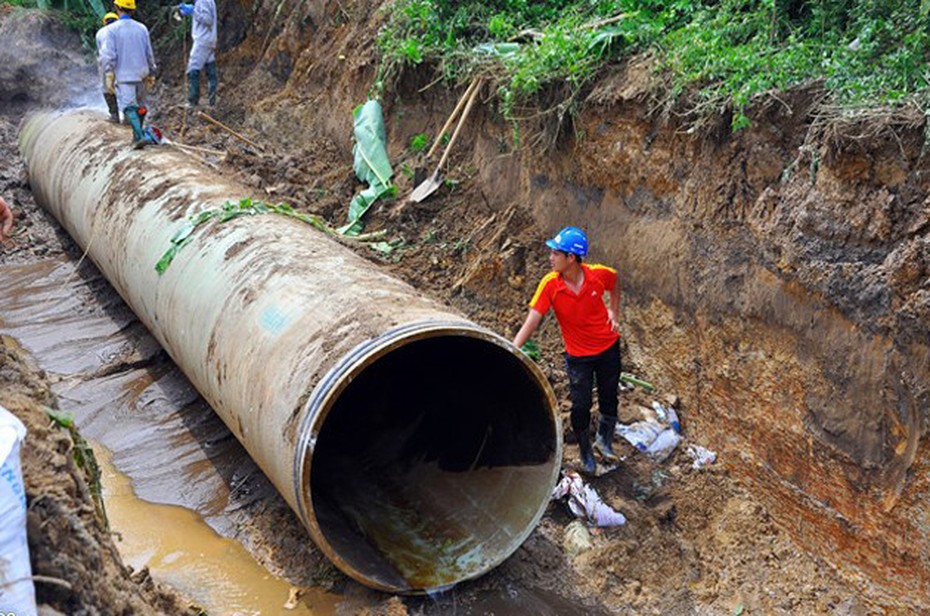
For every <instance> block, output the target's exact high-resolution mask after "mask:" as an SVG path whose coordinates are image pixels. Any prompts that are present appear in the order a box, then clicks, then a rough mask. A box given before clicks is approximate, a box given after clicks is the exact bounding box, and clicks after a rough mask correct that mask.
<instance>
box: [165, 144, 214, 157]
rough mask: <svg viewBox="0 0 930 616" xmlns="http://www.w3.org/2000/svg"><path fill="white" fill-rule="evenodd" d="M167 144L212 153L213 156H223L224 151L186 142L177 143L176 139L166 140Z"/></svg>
mask: <svg viewBox="0 0 930 616" xmlns="http://www.w3.org/2000/svg"><path fill="white" fill-rule="evenodd" d="M166 143H167V144H168V145H173V146H175V147H178V148H180V149H182V150H193V151H195V152H203V153H204V154H213V155H215V156H225V155H226V152H224V151H222V150H211V149H210V148H202V147H199V146H196V145H187V144H186V143H178V142H177V141H166Z"/></svg>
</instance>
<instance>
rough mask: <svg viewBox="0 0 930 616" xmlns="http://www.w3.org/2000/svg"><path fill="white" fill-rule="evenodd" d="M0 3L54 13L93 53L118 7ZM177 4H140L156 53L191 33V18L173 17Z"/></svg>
mask: <svg viewBox="0 0 930 616" xmlns="http://www.w3.org/2000/svg"><path fill="white" fill-rule="evenodd" d="M0 4H8V5H10V6H17V7H21V8H27V9H41V10H44V11H49V12H51V13H54V14H55V15H56V16H57V17H58V19H60V20H61V23H62V24H64V25H65V27H67V28H69V29H71V30H74V31H75V32H77V33H78V34H79V35H80V37H81V43H82V45H83V46H84V49H85V50H87V51H89V52H94V53H96V50H97V42H96V39H95V35H96V34H97V30H99V29H100V28H101V26H102V25H103V16H104V15H105V14H106V13H108V12H111V11H113V10H114V8H115V7H114V5H113V0H0ZM177 4H178V3H177V2H176V1H174V0H171V1H169V0H158V1H157V2H141V1H140V2H139V3H138V6H139V9H138V11H136V18H137V19H139V20H140V21H142V23H144V24H146V25H147V26H148V28H149V30H150V31H151V32H152V44H153V46H154V47H155V49H156V52H159V51H161V50H163V49H165V48H166V47H167V46H169V45H177V44H180V42H181V41H182V40H183V39H184V34H185V32H186V30H190V23H189V21H190V18H186V21H176V20H174V19H173V18H172V14H173V13H174V11H175V7H176V6H177ZM156 55H157V54H156Z"/></svg>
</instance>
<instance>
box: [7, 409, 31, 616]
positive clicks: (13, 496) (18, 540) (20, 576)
mask: <svg viewBox="0 0 930 616" xmlns="http://www.w3.org/2000/svg"><path fill="white" fill-rule="evenodd" d="M25 437H26V427H25V426H23V424H22V422H21V421H20V420H19V419H18V418H17V417H16V416H15V415H13V413H11V412H9V411H8V410H6V409H5V408H3V407H2V406H0V520H3V523H2V524H0V555H2V559H0V560H2V564H3V566H2V567H0V603H2V607H3V609H2V610H0V613H3V614H7V613H10V614H35V613H36V599H35V586H34V585H33V583H32V567H31V565H30V563H29V544H28V543H27V541H26V490H25V487H24V485H23V473H22V467H21V466H20V461H19V450H20V445H21V443H22V442H23V439H24V438H25Z"/></svg>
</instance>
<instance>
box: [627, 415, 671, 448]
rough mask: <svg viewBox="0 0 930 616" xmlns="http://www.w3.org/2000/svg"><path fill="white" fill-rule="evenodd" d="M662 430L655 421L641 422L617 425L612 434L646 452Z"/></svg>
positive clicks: (662, 427) (661, 426)
mask: <svg viewBox="0 0 930 616" xmlns="http://www.w3.org/2000/svg"><path fill="white" fill-rule="evenodd" d="M664 429H665V427H664V426H663V425H662V424H660V423H659V422H657V421H650V420H643V421H637V422H635V423H631V424H622V423H618V424H617V427H616V428H614V432H615V433H616V434H618V435H620V436H622V437H623V438H625V439H626V440H627V441H628V442H629V443H630V445H632V446H633V447H636V448H637V449H639V450H640V451H646V450H647V449H649V445H651V444H652V442H653V441H654V440H656V437H657V436H659V434H661V433H662V431H663V430H664Z"/></svg>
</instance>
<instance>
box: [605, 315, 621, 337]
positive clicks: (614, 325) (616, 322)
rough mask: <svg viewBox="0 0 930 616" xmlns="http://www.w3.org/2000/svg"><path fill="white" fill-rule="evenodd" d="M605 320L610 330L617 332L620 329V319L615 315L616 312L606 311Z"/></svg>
mask: <svg viewBox="0 0 930 616" xmlns="http://www.w3.org/2000/svg"><path fill="white" fill-rule="evenodd" d="M607 321H608V322H609V323H610V331H614V332H619V331H620V319H619V318H618V317H617V313H615V312H611V311H610V310H608V311H607Z"/></svg>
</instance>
